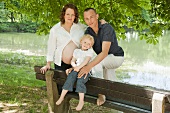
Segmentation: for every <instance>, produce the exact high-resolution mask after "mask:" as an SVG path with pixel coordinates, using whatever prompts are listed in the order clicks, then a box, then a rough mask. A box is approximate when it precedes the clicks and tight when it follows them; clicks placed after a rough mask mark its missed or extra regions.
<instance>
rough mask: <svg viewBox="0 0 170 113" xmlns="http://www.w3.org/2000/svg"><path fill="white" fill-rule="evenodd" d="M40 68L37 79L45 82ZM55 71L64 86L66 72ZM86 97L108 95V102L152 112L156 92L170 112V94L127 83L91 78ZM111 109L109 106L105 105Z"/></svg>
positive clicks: (37, 71)
mask: <svg viewBox="0 0 170 113" xmlns="http://www.w3.org/2000/svg"><path fill="white" fill-rule="evenodd" d="M40 68H41V67H40V66H35V67H34V69H35V72H36V78H37V79H40V80H45V75H43V74H41V73H40ZM52 71H54V77H53V80H54V81H56V82H57V84H60V85H63V84H64V82H65V79H66V77H67V75H66V73H65V72H64V71H60V70H52ZM86 86H87V93H86V95H90V96H94V97H97V95H98V94H104V95H106V98H107V101H111V102H117V103H121V104H123V105H127V106H132V107H134V108H140V109H144V110H146V111H152V98H153V94H154V93H155V92H158V93H160V94H165V95H166V97H165V103H164V108H165V112H167V113H168V112H170V102H169V101H168V98H169V97H170V92H168V91H163V90H158V89H154V88H150V87H141V86H136V85H130V84H126V83H120V82H115V81H109V80H105V79H99V78H94V77H91V78H90V80H89V81H88V82H87V84H86ZM105 106H106V107H110V106H109V105H105Z"/></svg>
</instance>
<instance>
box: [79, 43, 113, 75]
mask: <svg viewBox="0 0 170 113" xmlns="http://www.w3.org/2000/svg"><path fill="white" fill-rule="evenodd" d="M110 46H111V42H109V41H103V43H102V52H101V53H99V54H98V55H97V56H96V58H95V59H94V60H93V61H91V62H90V63H89V64H87V66H84V67H83V68H82V69H81V70H80V72H79V74H78V77H82V76H83V75H87V74H88V73H89V72H90V70H91V69H92V67H94V66H95V65H97V64H98V63H100V62H101V61H102V60H103V59H104V58H105V57H106V56H107V55H108V52H109V49H110Z"/></svg>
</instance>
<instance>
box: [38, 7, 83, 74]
mask: <svg viewBox="0 0 170 113" xmlns="http://www.w3.org/2000/svg"><path fill="white" fill-rule="evenodd" d="M78 17H79V15H78V9H77V7H76V6H75V5H73V4H66V5H65V6H64V7H63V9H62V11H61V15H60V22H59V23H57V24H56V25H54V26H53V27H52V28H51V30H50V35H49V40H48V48H47V51H48V52H47V64H46V65H45V66H44V67H42V68H41V72H42V73H43V74H44V73H45V72H46V71H47V70H48V69H50V67H51V62H54V65H55V69H58V70H63V71H65V70H66V69H68V68H70V67H71V65H70V64H71V59H72V55H73V51H74V49H76V48H77V47H79V40H80V38H81V37H82V36H83V34H84V31H85V28H86V26H85V25H82V24H80V23H78Z"/></svg>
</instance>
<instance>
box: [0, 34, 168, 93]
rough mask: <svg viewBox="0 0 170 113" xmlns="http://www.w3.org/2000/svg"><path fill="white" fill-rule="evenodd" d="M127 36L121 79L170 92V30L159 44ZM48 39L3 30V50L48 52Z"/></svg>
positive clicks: (0, 44) (0, 47)
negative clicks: (151, 43)
mask: <svg viewBox="0 0 170 113" xmlns="http://www.w3.org/2000/svg"><path fill="white" fill-rule="evenodd" d="M126 36H127V39H126V40H120V41H119V45H120V46H122V48H123V49H124V51H125V61H124V63H123V65H122V66H121V67H120V68H118V69H117V70H116V76H117V78H118V80H117V81H120V82H124V83H129V84H136V85H141V86H151V87H155V88H158V89H164V90H169V91H170V83H168V82H169V81H170V57H169V56H170V32H165V33H164V36H163V37H161V38H159V43H158V44H157V45H150V44H147V43H146V42H145V40H139V38H138V35H137V33H135V32H134V33H127V34H126ZM47 40H48V35H47V36H37V35H36V34H30V33H8V34H7V33H0V51H12V52H18V53H24V54H26V55H46V47H47Z"/></svg>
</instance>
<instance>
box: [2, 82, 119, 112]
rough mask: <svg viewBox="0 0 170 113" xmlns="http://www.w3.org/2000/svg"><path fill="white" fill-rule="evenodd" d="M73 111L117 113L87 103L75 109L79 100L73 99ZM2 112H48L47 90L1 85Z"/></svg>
mask: <svg viewBox="0 0 170 113" xmlns="http://www.w3.org/2000/svg"><path fill="white" fill-rule="evenodd" d="M70 103H71V108H72V109H73V113H117V112H114V111H113V110H112V111H111V109H108V108H105V107H101V106H100V107H98V106H96V105H94V104H91V103H87V102H86V103H85V105H84V108H83V110H82V111H81V112H77V111H75V107H76V106H77V104H78V100H75V99H72V100H71V102H70ZM0 113H48V107H47V98H46V91H44V90H41V89H40V88H30V87H13V86H6V85H0Z"/></svg>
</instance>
